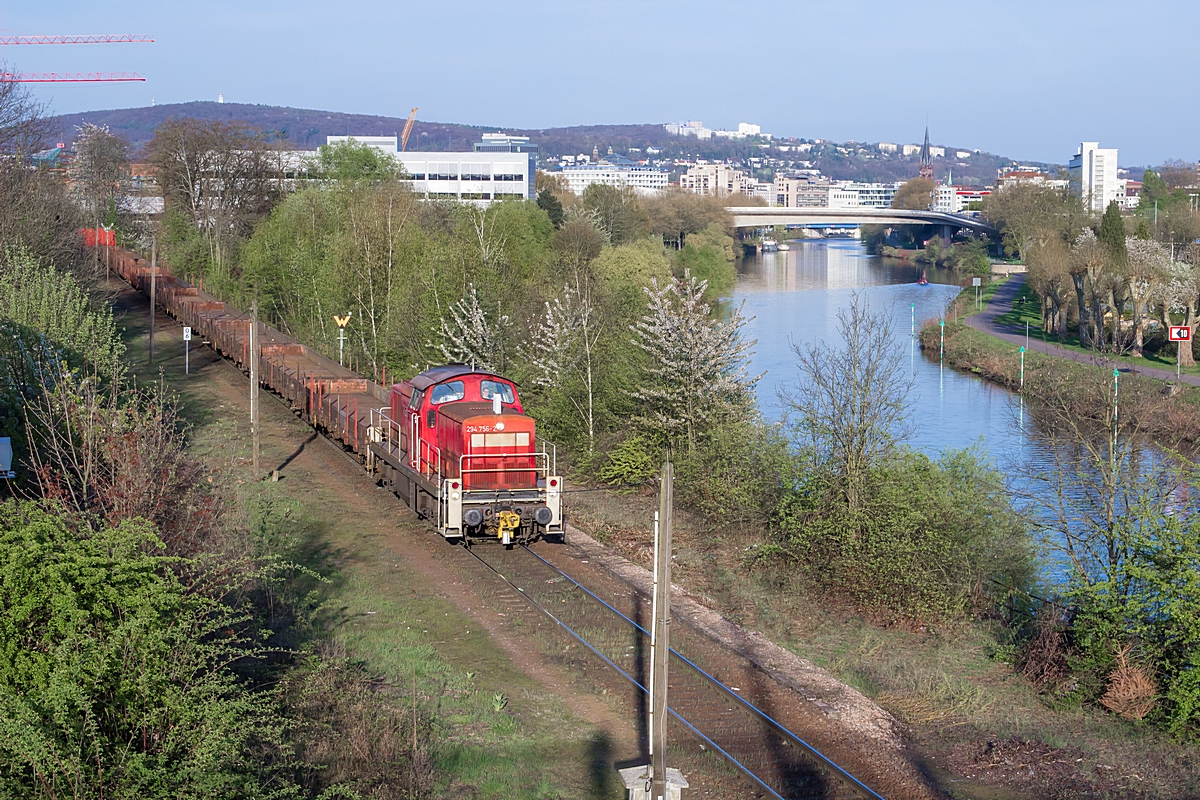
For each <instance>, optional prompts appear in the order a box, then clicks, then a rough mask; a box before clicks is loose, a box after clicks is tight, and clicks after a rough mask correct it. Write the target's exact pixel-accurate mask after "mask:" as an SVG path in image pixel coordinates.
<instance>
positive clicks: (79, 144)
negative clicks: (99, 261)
mask: <svg viewBox="0 0 1200 800" xmlns="http://www.w3.org/2000/svg"><path fill="white" fill-rule="evenodd" d="M78 130H79V134H78V135H77V136H76V137H75V158H74V159H72V161H71V166H70V168H69V170H68V172H69V174H70V176H71V184H72V187H73V189H74V191H75V194H76V196H77V197H78V198H79V200H80V203H81V204H82V205H83V207H84V209H85V210H86V211H87V212H88V214H89V215H90V216H91V217H92V218H93V219H96V220H99V219H100V218H101V217H103V216H104V215H105V214H106V213H108V211H109V209H114V208H116V206H117V203H118V201H119V200H120V199H121V196H122V195H123V194H124V192H125V190H126V188H127V181H128V180H129V143H128V142H126V141H125V140H124V139H122V138H120V137H119V136H115V135H114V134H113V133H112V132H111V131H109V129H108V126H106V125H105V126H101V125H93V124H91V123H90V122H85V123H84V124H83V125H82V126H81V127H80V128H79V129H78Z"/></svg>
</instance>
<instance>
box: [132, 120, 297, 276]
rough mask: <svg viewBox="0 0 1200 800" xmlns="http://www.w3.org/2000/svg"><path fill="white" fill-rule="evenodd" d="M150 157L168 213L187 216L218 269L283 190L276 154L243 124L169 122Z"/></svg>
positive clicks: (162, 127) (157, 132)
mask: <svg viewBox="0 0 1200 800" xmlns="http://www.w3.org/2000/svg"><path fill="white" fill-rule="evenodd" d="M149 151H150V161H151V163H152V164H153V165H154V168H155V174H156V177H157V180H158V184H159V186H160V187H161V189H162V193H163V200H164V203H165V205H166V210H167V212H168V213H171V212H178V213H181V214H183V215H184V216H185V218H186V219H188V220H189V221H190V222H191V223H192V225H193V226H194V227H195V228H196V230H197V231H199V232H201V233H202V234H203V236H204V237H205V241H206V242H207V245H208V249H209V259H210V261H211V262H212V263H213V264H214V265H215V266H217V267H218V268H221V267H222V266H223V265H224V262H225V259H226V257H227V255H228V251H229V249H230V247H231V246H232V245H233V243H234V242H235V241H237V240H238V239H240V238H242V237H244V236H246V235H248V234H249V232H250V230H251V228H252V227H253V225H254V223H255V222H256V221H257V220H258V219H260V218H261V217H262V216H263V215H265V214H266V213H267V212H269V211H270V210H271V208H272V207H273V206H274V204H275V202H276V200H277V198H278V196H279V193H280V191H281V189H282V185H283V184H282V181H281V175H282V170H281V166H280V160H279V153H278V148H276V147H273V146H272V145H271V144H270V143H269V142H268V141H267V139H266V137H265V136H264V135H263V134H262V133H261V132H259V131H256V130H254V129H252V128H250V127H248V126H246V125H244V124H241V123H226V122H209V121H205V120H196V119H172V120H168V121H167V122H165V123H163V124H162V125H160V126H159V127H158V129H157V130H155V132H154V139H153V140H151V142H150V145H149Z"/></svg>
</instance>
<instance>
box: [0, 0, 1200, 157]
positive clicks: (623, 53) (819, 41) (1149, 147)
mask: <svg viewBox="0 0 1200 800" xmlns="http://www.w3.org/2000/svg"><path fill="white" fill-rule="evenodd" d="M6 5H7V6H8V7H7V8H4V7H2V6H0V35H16V34H85V33H135V34H149V35H151V36H152V37H153V38H154V39H155V43H154V44H120V45H72V46H59V45H42V46H12V47H2V48H0V58H2V59H3V60H4V61H6V62H7V63H8V65H9V68H10V69H12V68H14V67H15V68H16V69H18V70H19V71H22V72H49V71H57V72H68V71H90V70H97V71H134V72H138V73H141V74H143V75H145V76H146V82H145V83H129V84H46V85H38V84H30V87H31V88H32V90H33V91H34V92H35V94H36V96H37V97H38V98H40V99H41V100H43V101H44V102H46V103H47V104H48V105H49V106H50V110H51V112H52V113H68V112H76V111H88V110H98V109H106V108H120V107H134V106H143V105H149V104H150V102H151V100H152V99H153V100H155V101H157V102H158V103H174V102H186V101H190V100H216V99H217V96H218V94H222V95H224V98H225V100H226V101H227V102H243V103H262V104H266V105H278V106H295V107H301V108H315V109H327V110H331V111H345V112H353V113H362V114H381V115H387V116H393V117H405V116H407V115H408V111H409V109H410V108H411V107H412V106H418V107H419V108H420V111H419V112H418V115H417V116H418V118H419V119H421V120H429V121H437V122H458V123H466V124H475V125H491V126H496V127H498V128H502V127H512V128H543V127H557V126H567V125H587V124H602V123H658V122H676V121H680V120H693V119H698V120H702V121H703V122H704V123H705V125H706V126H707V127H710V128H733V127H736V126H737V124H738V123H739V122H753V123H758V124H759V125H761V126H762V129H763V131H765V132H769V133H772V134H774V135H777V136H799V137H804V138H824V139H831V140H834V141H845V140H849V139H853V140H856V141H861V142H877V141H890V142H900V143H903V142H919V141H920V139H921V137H922V136H923V133H924V128H925V125H926V124H927V123H928V125H929V129H930V136H931V138H932V140H933V142H934V143H935V144H944V145H948V146H952V147H967V148H972V149H974V148H979V149H982V150H985V151H988V152H993V153H998V154H1002V155H1006V156H1009V157H1012V158H1015V159H1018V160H1038V161H1047V162H1052V163H1065V162H1066V161H1067V159H1069V158H1070V156H1071V155H1072V154H1074V153H1075V151H1076V149H1077V148H1078V145H1079V142H1080V141H1083V140H1088V141H1099V142H1100V144H1101V146H1103V147H1117V148H1120V162H1121V164H1122V165H1123V166H1134V165H1147V164H1157V163H1160V162H1162V161H1163V160H1164V159H1167V158H1184V159H1188V160H1193V161H1194V160H1196V159H1197V158H1198V157H1200V139H1198V138H1197V136H1196V133H1195V132H1196V131H1197V130H1198V129H1200V103H1197V102H1196V96H1195V95H1196V92H1197V89H1196V86H1197V84H1196V81H1195V78H1194V75H1195V68H1194V66H1193V63H1192V62H1193V59H1192V54H1193V53H1194V51H1195V43H1196V39H1195V37H1196V33H1197V31H1198V30H1200V3H1197V2H1195V0H1176V1H1174V2H1168V1H1167V0H1138V2H1129V0H1121V2H1113V1H1112V0H1089V1H1088V2H1081V1H1080V0H1076V2H1064V1H1063V0H976V1H975V2H962V1H961V0H907V2H900V0H837V2H834V1H833V0H824V1H823V2H811V1H810V0H775V1H771V0H737V1H736V2H733V1H731V0H727V1H726V2H720V3H718V2H714V1H713V0H660V1H659V2H634V1H633V0H607V1H606V2H576V1H575V0H558V1H557V2H546V0H526V2H524V3H520V4H517V3H508V2H500V1H499V0H486V1H485V2H466V1H464V0H439V1H438V2H422V3H413V2H393V3H373V2H369V1H368V0H359V2H355V3H351V4H350V5H343V4H341V3H336V2H329V1H328V0H326V2H320V3H318V2H309V0H292V1H291V2H286V3H285V2H265V1H264V0H241V2H227V1H226V0H203V1H196V0H153V1H152V2H148V1H145V0H128V1H126V0H107V2H104V3H96V2H94V0H93V2H89V3H83V2H76V1H75V0H57V2H53V3H51V2H43V3H28V2H26V3H9V4H6Z"/></svg>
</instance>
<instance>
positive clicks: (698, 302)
mask: <svg viewBox="0 0 1200 800" xmlns="http://www.w3.org/2000/svg"><path fill="white" fill-rule="evenodd" d="M707 288H708V282H707V281H702V280H697V279H696V278H694V277H692V275H691V273H690V272H685V273H684V278H683V280H682V281H672V282H670V283H668V284H667V285H666V286H663V287H661V288H660V287H659V286H658V282H657V281H653V282H652V285H651V286H650V287H647V288H646V289H645V292H646V295H647V297H649V305H648V309H647V313H646V314H645V315H644V316H643V317H642V319H641V320H640V321H639V322H637V323H636V324H634V325H632V326H631V329H632V330H633V332H634V333H635V334H636V338H635V339H634V340H633V342H634V344H635V345H637V346H638V347H640V348H641V349H642V350H643V351H645V353H646V355H647V356H649V363H648V364H647V365H646V366H645V368H644V370H643V375H642V381H641V385H640V386H638V388H637V389H635V390H634V391H633V392H632V393H631V394H632V396H633V397H634V398H635V399H638V400H641V401H643V402H644V403H645V406H646V413H645V414H643V415H641V416H639V417H637V418H636V419H635V422H637V423H638V424H640V425H641V426H643V427H645V428H648V429H650V430H651V431H654V432H656V433H661V434H665V435H666V436H667V437H668V438H669V439H672V440H679V439H681V438H682V439H684V440H686V441H687V443H688V446H692V445H694V444H695V442H696V439H697V437H698V436H699V435H701V434H703V433H704V432H705V431H707V430H709V429H711V428H712V427H713V426H714V425H716V424H717V423H718V422H720V421H723V420H727V419H731V418H735V417H741V416H744V415H746V414H748V413H750V412H751V410H752V409H753V405H754V385H755V384H756V383H757V382H758V380H759V378H761V377H762V375H761V374H759V375H755V376H751V375H750V374H749V372H748V369H747V367H748V362H749V358H750V355H751V353H752V350H751V348H753V347H754V345H755V344H756V343H757V342H756V341H754V340H751V341H746V340H745V339H743V338H742V328H743V326H744V325H745V324H746V319H745V318H744V317H742V313H741V307H740V306H739V307H738V308H736V309H734V310H733V312H732V313H731V314H730V315H729V318H728V319H726V320H721V319H715V318H713V317H711V316H710V312H711V311H712V308H711V307H710V306H709V305H708V304H707V303H705V302H704V300H703V298H704V292H705V290H706V289H707Z"/></svg>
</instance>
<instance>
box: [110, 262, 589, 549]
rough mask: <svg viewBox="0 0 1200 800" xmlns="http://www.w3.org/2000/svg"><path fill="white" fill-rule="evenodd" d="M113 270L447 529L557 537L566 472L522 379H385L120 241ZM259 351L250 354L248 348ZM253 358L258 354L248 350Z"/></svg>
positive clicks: (523, 539) (459, 372) (474, 534)
mask: <svg viewBox="0 0 1200 800" xmlns="http://www.w3.org/2000/svg"><path fill="white" fill-rule="evenodd" d="M109 258H110V263H111V264H112V266H113V269H114V270H115V271H116V272H117V273H118V274H120V275H121V276H122V277H123V278H124V279H125V280H127V281H128V282H129V283H130V285H132V286H133V287H134V288H135V289H138V290H139V291H142V292H143V293H145V294H146V295H151V294H153V296H154V301H155V303H156V305H159V306H161V307H162V308H163V309H164V310H165V311H166V312H167V313H168V314H170V315H171V316H172V317H174V318H175V319H176V320H178V321H179V322H180V323H181V324H183V325H185V326H188V327H190V328H191V329H192V331H193V338H196V337H199V338H201V339H202V341H204V342H205V343H206V344H210V345H212V347H213V349H214V350H216V351H217V353H219V354H221V355H223V356H224V357H226V358H228V359H229V360H231V361H232V362H233V363H234V364H236V365H237V366H238V367H239V368H241V369H242V370H243V371H245V372H248V373H249V372H251V369H250V367H251V365H252V364H253V366H254V367H255V369H254V372H255V374H256V375H257V378H258V381H259V383H260V384H261V385H262V386H263V387H265V388H267V389H269V390H272V391H274V392H275V393H276V394H278V395H279V396H280V397H281V398H283V400H284V401H286V402H287V403H288V404H289V405H290V406H291V408H292V410H293V411H294V412H295V413H296V414H297V415H298V416H300V418H301V419H303V420H304V421H305V422H307V423H309V424H310V425H312V426H313V427H314V428H316V429H317V430H319V431H322V432H324V433H325V434H326V435H327V436H328V437H329V438H330V439H332V440H333V441H335V442H337V443H340V444H341V445H342V447H343V448H344V449H345V450H347V451H348V452H350V453H352V454H355V455H356V456H357V457H358V458H359V459H360V460H361V462H362V464H363V466H364V467H365V468H366V469H367V470H368V472H370V473H372V474H373V475H374V476H375V478H376V480H377V481H378V482H379V483H380V484H381V485H383V486H385V487H387V488H389V489H391V490H392V491H394V492H395V493H396V494H397V495H398V496H399V497H400V498H401V499H402V500H404V502H405V503H406V504H407V505H408V507H409V508H411V509H412V510H413V511H415V512H416V513H417V514H418V515H419V516H421V517H423V518H425V519H428V520H429V521H431V522H432V523H433V524H434V525H435V526H436V528H437V531H438V533H440V534H441V535H442V536H444V537H445V538H447V539H449V540H452V541H460V542H463V543H465V544H468V545H470V544H471V543H472V542H476V541H482V540H494V541H498V542H501V543H503V544H505V545H509V546H511V545H513V544H523V543H527V542H530V541H533V540H534V539H538V538H559V539H560V540H561V538H562V536H563V533H564V531H565V529H566V525H565V520H564V516H563V482H562V477H561V476H560V475H559V474H558V470H557V454H556V451H555V448H554V446H553V445H552V444H551V443H549V442H546V441H543V440H542V439H539V438H538V437H537V429H536V425H535V422H534V420H533V419H532V418H531V417H529V416H527V415H526V414H525V412H524V409H523V407H522V405H521V398H520V395H519V393H518V390H517V386H516V385H515V384H514V383H513V382H512V381H510V380H508V379H506V378H504V377H503V376H502V375H498V374H496V373H494V372H491V371H488V370H480V369H475V368H474V367H470V366H466V365H463V364H448V365H445V366H440V367H435V368H433V369H428V370H426V371H425V372H422V373H421V374H419V375H417V376H415V377H414V378H412V379H410V380H406V381H402V382H400V383H392V384H390V385H389V384H387V381H386V371H381V372H380V374H379V378H380V380H379V382H375V381H370V380H367V379H366V378H364V377H362V376H361V375H358V374H356V373H355V372H354V371H353V370H350V369H347V368H345V367H343V366H341V365H340V364H338V363H337V362H334V361H332V360H330V359H329V358H326V357H325V356H324V355H322V354H321V353H320V352H319V351H317V350H316V349H314V348H312V347H310V346H309V345H307V344H304V343H302V342H299V341H297V340H295V339H292V338H291V337H289V336H286V335H284V334H283V333H281V332H280V331H278V330H276V329H275V328H272V327H271V326H269V325H265V324H263V323H261V322H259V323H258V331H257V333H258V336H257V346H256V347H252V345H251V337H250V330H251V324H252V323H251V320H250V318H249V316H248V315H247V314H246V313H245V312H242V311H239V310H238V309H236V308H233V307H232V306H230V305H229V304H227V303H225V302H222V301H220V300H218V299H217V298H216V297H213V296H212V295H209V294H207V293H206V292H205V291H204V290H203V286H199V287H197V286H193V285H191V284H189V283H188V282H187V281H184V280H182V279H181V278H179V277H177V276H175V275H172V274H171V271H170V269H169V267H166V266H165V265H162V264H159V265H158V266H157V268H156V270H155V281H154V284H153V285H154V289H153V291H152V289H151V286H152V282H151V279H150V272H151V267H150V264H149V263H148V262H147V261H146V260H145V259H144V258H141V257H139V256H138V255H137V254H135V253H132V252H130V251H128V250H124V249H116V248H114V249H113V251H112V252H111V253H110V254H109ZM254 350H257V352H253V351H254ZM255 359H257V360H255Z"/></svg>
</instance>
